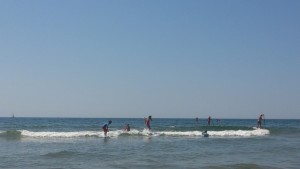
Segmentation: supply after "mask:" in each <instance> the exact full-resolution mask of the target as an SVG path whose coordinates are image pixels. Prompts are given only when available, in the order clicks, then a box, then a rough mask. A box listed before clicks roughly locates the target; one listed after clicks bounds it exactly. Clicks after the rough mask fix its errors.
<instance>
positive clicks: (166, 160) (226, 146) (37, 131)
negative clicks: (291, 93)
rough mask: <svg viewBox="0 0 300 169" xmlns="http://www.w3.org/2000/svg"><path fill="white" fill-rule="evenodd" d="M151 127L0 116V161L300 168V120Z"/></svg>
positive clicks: (134, 122) (87, 168) (172, 122)
mask: <svg viewBox="0 0 300 169" xmlns="http://www.w3.org/2000/svg"><path fill="white" fill-rule="evenodd" d="M108 120H112V121H113V122H112V124H111V125H110V126H109V130H110V131H109V132H108V137H104V134H103V132H102V129H101V126H102V124H104V123H106V122H107V121H108ZM126 124H130V127H131V131H129V132H126V131H123V128H124V126H125V125H126ZM151 127H152V129H151V130H150V131H149V130H146V129H145V125H144V119H142V118H141V119H137V118H136V119H129V118H128V119H126V118H112V119H103V118H0V168H1V169H2V168H3V169H6V168H8V169H9V168H12V169H16V168H17V169H18V168H20V169H26V168H30V169H43V168H45V169H51V168H53V169H58V168H68V169H69V168H70V169H71V168H73V169H79V168H84V169H94V168H104V169H105V168H108V169H110V168H124V169H127V168H128V169H131V168H139V169H140V168H170V169H171V168H172V169H173V168H178V169H181V168H195V169H196V168H216V169H223V168H224V169H227V168H300V167H299V166H300V160H299V159H300V120H278V119H277V120H271V119H269V120H266V121H265V124H264V128H263V129H257V128H255V127H256V120H255V119H220V120H218V121H216V120H213V122H212V124H211V126H208V125H207V122H206V120H205V119H200V120H199V121H198V122H197V121H196V120H195V119H156V118H153V120H152V122H151ZM205 130H207V133H208V134H209V137H203V135H202V132H203V131H205Z"/></svg>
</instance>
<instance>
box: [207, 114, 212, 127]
mask: <svg viewBox="0 0 300 169" xmlns="http://www.w3.org/2000/svg"><path fill="white" fill-rule="evenodd" d="M210 122H211V117H210V116H209V117H208V119H207V124H208V125H209V126H210Z"/></svg>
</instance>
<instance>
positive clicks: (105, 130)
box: [102, 120, 112, 137]
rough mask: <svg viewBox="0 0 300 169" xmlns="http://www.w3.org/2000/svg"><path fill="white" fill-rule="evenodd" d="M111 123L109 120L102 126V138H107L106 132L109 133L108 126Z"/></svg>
mask: <svg viewBox="0 0 300 169" xmlns="http://www.w3.org/2000/svg"><path fill="white" fill-rule="evenodd" d="M111 123H112V121H111V120H109V121H108V123H105V124H104V125H103V126H102V129H103V132H104V136H105V137H106V136H107V132H109V130H108V126H109V125H110V124H111Z"/></svg>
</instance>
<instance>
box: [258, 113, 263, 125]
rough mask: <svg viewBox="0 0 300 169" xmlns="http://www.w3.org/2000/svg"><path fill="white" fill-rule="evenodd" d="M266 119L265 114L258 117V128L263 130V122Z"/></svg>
mask: <svg viewBox="0 0 300 169" xmlns="http://www.w3.org/2000/svg"><path fill="white" fill-rule="evenodd" d="M263 117H264V114H261V115H260V116H259V117H258V120H257V128H262V126H261V121H262V119H263Z"/></svg>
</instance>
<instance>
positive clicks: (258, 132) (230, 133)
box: [0, 129, 270, 138]
mask: <svg viewBox="0 0 300 169" xmlns="http://www.w3.org/2000/svg"><path fill="white" fill-rule="evenodd" d="M1 132H2V131H0V133H1ZM20 132H21V134H22V136H26V137H62V138H72V137H104V133H103V132H102V131H77V132H34V131H28V130H20ZM123 133H127V134H129V135H137V136H185V137H193V136H202V131H151V130H147V129H144V130H141V131H140V130H136V129H132V130H131V131H128V132H127V131H123V130H115V131H110V132H108V133H107V136H109V137H118V136H120V135H121V134H123ZM207 133H208V134H209V136H217V137H250V136H264V135H269V134H270V131H269V130H267V129H255V130H223V131H207Z"/></svg>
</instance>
